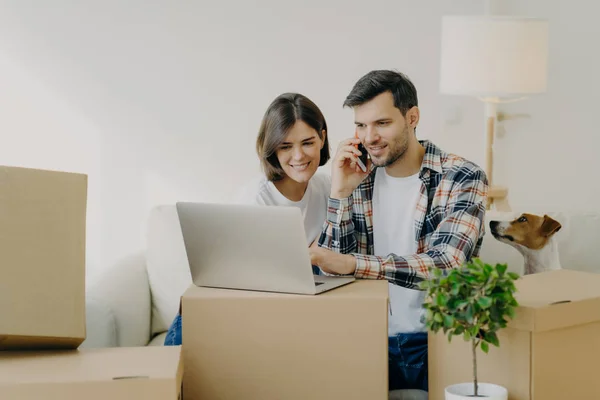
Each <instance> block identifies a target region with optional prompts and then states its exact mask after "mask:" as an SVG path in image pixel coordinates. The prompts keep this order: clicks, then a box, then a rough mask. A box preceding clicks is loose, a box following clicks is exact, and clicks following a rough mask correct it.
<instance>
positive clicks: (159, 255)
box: [146, 205, 192, 336]
mask: <svg viewBox="0 0 600 400" xmlns="http://www.w3.org/2000/svg"><path fill="white" fill-rule="evenodd" d="M146 247H147V248H146V258H147V260H146V262H147V269H148V279H149V281H150V290H151V292H152V330H151V334H152V336H154V335H156V334H158V333H162V332H165V331H166V330H167V329H168V328H169V326H170V325H171V322H172V321H173V319H174V318H175V315H177V312H178V310H179V299H180V298H181V295H183V292H185V290H186V289H187V288H188V287H189V286H190V285H191V284H192V277H191V274H190V270H189V264H188V260H187V253H186V251H185V246H184V244H183V237H182V235H181V227H180V225H179V218H178V216H177V209H176V208H175V206H174V205H161V206H157V207H155V208H153V209H152V210H151V211H150V217H149V219H148V228H147V232H146Z"/></svg>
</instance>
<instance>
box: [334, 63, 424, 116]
mask: <svg viewBox="0 0 600 400" xmlns="http://www.w3.org/2000/svg"><path fill="white" fill-rule="evenodd" d="M388 91H389V92H391V93H392V96H393V97H394V106H396V108H398V109H399V110H400V112H401V113H402V115H403V116H406V112H407V111H408V110H410V109H411V108H413V107H415V106H418V105H419V101H418V99H417V89H416V88H415V85H413V83H412V82H411V81H410V79H408V77H407V76H406V75H404V74H402V73H400V72H396V71H389V70H376V71H371V72H369V73H368V74H366V75H365V76H363V77H362V78H360V79H359V80H358V82H356V84H355V85H354V87H353V88H352V91H351V92H350V94H349V95H348V97H346V100H345V101H344V107H355V106H359V105H361V104H364V103H366V102H367V101H369V100H372V99H373V98H375V97H376V96H378V95H380V94H381V93H384V92H388Z"/></svg>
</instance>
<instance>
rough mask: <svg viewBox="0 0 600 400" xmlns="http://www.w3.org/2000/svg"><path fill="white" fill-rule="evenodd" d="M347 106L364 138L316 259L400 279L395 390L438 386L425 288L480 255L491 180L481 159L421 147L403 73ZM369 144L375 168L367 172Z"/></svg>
mask: <svg viewBox="0 0 600 400" xmlns="http://www.w3.org/2000/svg"><path fill="white" fill-rule="evenodd" d="M344 106H347V107H352V108H353V109H354V116H355V124H356V133H357V136H358V138H352V139H347V140H344V141H343V142H341V144H340V145H339V147H338V150H337V154H336V156H335V158H334V160H333V165H332V173H331V194H330V198H329V200H328V213H327V221H326V222H325V225H324V229H323V232H322V233H321V235H320V238H319V247H316V248H315V247H313V248H311V249H310V252H311V260H312V263H313V264H314V265H318V266H319V267H320V268H321V270H323V271H324V272H325V273H326V274H338V275H349V274H353V275H354V276H355V277H356V278H359V279H387V280H388V281H389V283H390V287H389V289H390V315H389V318H388V320H389V323H388V337H389V362H390V365H389V376H390V382H389V385H390V390H395V389H421V390H425V391H427V390H428V382H427V333H426V327H425V325H424V322H423V319H422V318H423V311H424V310H423V307H422V304H423V301H424V292H422V291H420V290H418V288H417V284H418V283H419V282H420V281H422V280H424V279H427V278H428V276H429V268H432V267H433V268H442V269H449V268H456V267H459V266H461V265H462V264H463V263H464V262H465V261H467V260H468V259H470V258H472V257H475V256H477V255H478V253H479V249H480V247H481V243H482V240H483V234H484V215H485V209H486V201H487V191H488V183H487V178H486V176H485V173H484V172H483V171H482V169H481V168H479V167H478V166H477V165H475V164H474V163H472V162H470V161H468V160H465V159H464V158H462V157H459V156H456V155H452V154H448V153H446V152H444V151H442V150H441V149H440V148H438V147H437V146H435V145H434V144H433V143H431V142H429V141H419V140H417V138H416V135H415V130H416V127H417V125H418V123H419V108H418V101H417V91H416V89H415V87H414V85H413V84H412V83H411V81H410V80H409V79H408V78H407V77H406V76H404V75H403V74H401V73H397V72H393V71H372V72H370V73H368V74H367V75H365V76H364V77H362V78H361V79H360V80H359V81H358V82H357V83H356V85H355V86H354V88H353V89H352V91H351V92H350V94H349V95H348V97H347V98H346V101H345V102H344ZM360 143H362V144H363V145H364V147H365V148H366V151H367V152H368V153H369V156H370V160H369V162H368V169H367V172H366V173H365V172H363V171H362V170H361V169H360V168H359V167H358V166H357V157H358V156H359V155H360V154H361V152H360V151H359V150H358V149H357V146H358V144H360Z"/></svg>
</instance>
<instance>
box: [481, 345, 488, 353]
mask: <svg viewBox="0 0 600 400" xmlns="http://www.w3.org/2000/svg"><path fill="white" fill-rule="evenodd" d="M481 350H482V351H483V352H484V353H486V354H487V352H488V351H490V346H489V345H488V344H487V343H486V342H481Z"/></svg>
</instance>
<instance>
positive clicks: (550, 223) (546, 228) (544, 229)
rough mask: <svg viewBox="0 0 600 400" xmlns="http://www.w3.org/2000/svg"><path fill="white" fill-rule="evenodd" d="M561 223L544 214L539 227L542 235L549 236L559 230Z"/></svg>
mask: <svg viewBox="0 0 600 400" xmlns="http://www.w3.org/2000/svg"><path fill="white" fill-rule="evenodd" d="M561 227H562V225H561V224H560V222H558V221H557V220H555V219H552V218H550V217H549V216H547V215H544V222H542V226H541V227H540V230H541V233H542V235H544V236H545V237H549V236H551V235H553V234H555V233H556V232H558V231H559V230H560V228H561Z"/></svg>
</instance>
